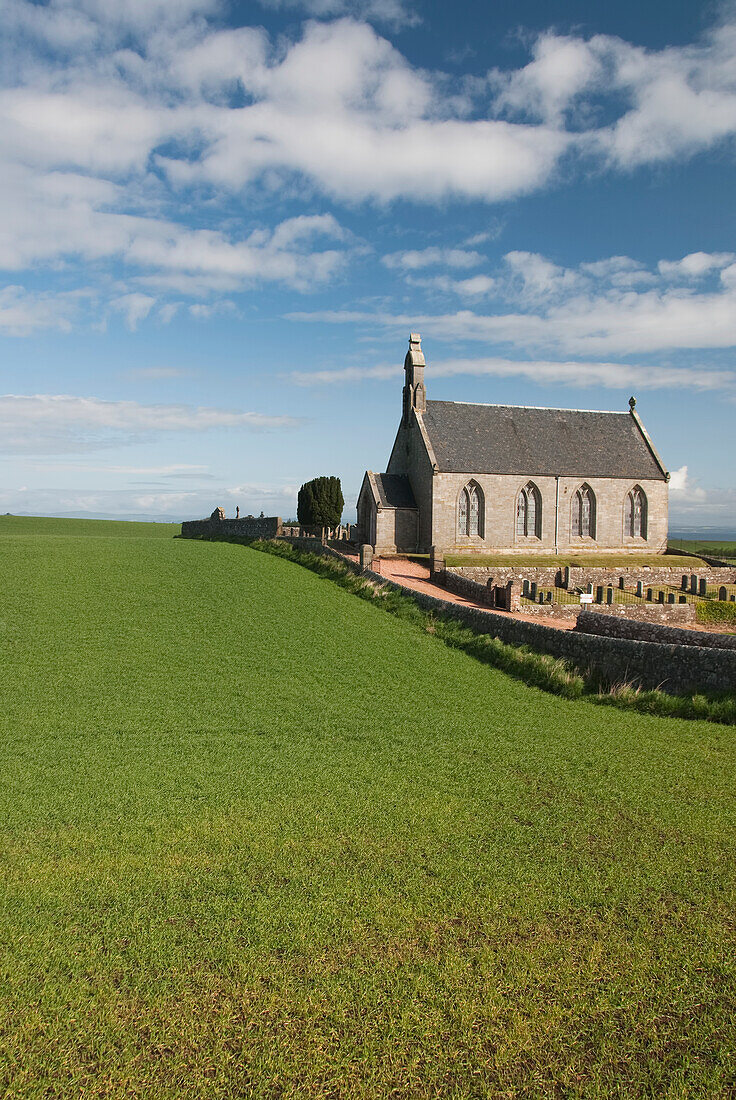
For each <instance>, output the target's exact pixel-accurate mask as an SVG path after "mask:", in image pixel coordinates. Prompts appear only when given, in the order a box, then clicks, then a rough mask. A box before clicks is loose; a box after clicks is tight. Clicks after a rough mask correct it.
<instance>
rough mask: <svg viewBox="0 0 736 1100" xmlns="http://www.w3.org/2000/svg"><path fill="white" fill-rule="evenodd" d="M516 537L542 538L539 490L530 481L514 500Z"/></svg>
mask: <svg viewBox="0 0 736 1100" xmlns="http://www.w3.org/2000/svg"><path fill="white" fill-rule="evenodd" d="M516 534H517V537H520V538H526V537H528V536H530V535H531V536H532V537H533V538H537V539H539V538H541V537H542V498H541V496H540V493H539V489H538V488H537V487H536V485H535V484H534V482H533V481H530V482H529V483H528V484H527V485H525V486H524V488H523V489H522V490H521V492H520V493H519V495H518V497H517V499H516Z"/></svg>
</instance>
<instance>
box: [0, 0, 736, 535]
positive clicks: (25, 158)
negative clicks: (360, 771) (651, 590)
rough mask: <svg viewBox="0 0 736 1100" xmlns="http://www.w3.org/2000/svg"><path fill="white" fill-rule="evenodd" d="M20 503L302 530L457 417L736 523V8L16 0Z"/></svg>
mask: <svg viewBox="0 0 736 1100" xmlns="http://www.w3.org/2000/svg"><path fill="white" fill-rule="evenodd" d="M0 20H1V25H2V27H3V36H2V42H1V43H0V73H1V80H0V160H1V161H2V164H0V268H2V274H3V279H2V283H1V284H0V371H1V381H2V385H1V386H0V390H1V393H2V395H0V427H1V428H2V431H1V432H0V512H5V511H11V512H31V513H46V514H53V513H62V514H63V513H74V514H110V515H121V516H131V515H148V516H152V517H157V518H163V517H166V516H168V517H171V518H175V519H180V518H186V517H189V516H197V515H201V514H204V513H206V512H209V511H211V510H212V508H213V507H214V506H215V505H218V504H219V505H222V506H224V507H225V509H226V511H227V512H228V513H232V512H234V509H235V505H236V504H238V505H240V508H241V512H243V513H247V512H256V513H257V512H260V511H261V510H263V511H265V512H266V513H267V514H273V513H274V512H277V513H279V514H281V515H283V516H285V517H287V516H290V515H293V514H294V510H295V500H296V490H297V489H298V486H299V485H300V484H301V483H302V482H303V481H305V480H307V479H308V478H310V477H313V476H316V475H319V474H338V475H340V476H341V478H342V481H343V488H344V492H345V496H346V500H347V501H348V505H349V506H348V509H347V511H346V514H347V515H349V516H350V515H352V514H353V505H354V501H355V497H356V495H357V491H358V489H359V487H360V481H361V478H362V473H363V470H364V469H365V468H366V467H368V468H371V469H376V470H380V469H383V468H384V466H385V463H386V461H387V459H388V454H389V451H390V447H391V443H392V440H393V435H394V432H395V428H396V423H397V420H398V417H399V413H400V403H401V385H402V371H401V366H402V363H403V357H404V353H405V349H406V344H407V337H408V333H409V331H412V330H413V331H420V332H421V333H422V337H423V346H424V349H425V352H426V356H427V364H428V366H427V385H428V394H429V397H430V398H438V399H445V400H462V401H478V402H499V403H509V404H530V405H552V406H560V407H570V408H602V409H621V410H624V409H626V408H627V401H628V397H629V395H630V394H631V393H635V394H636V396H637V399H638V408H639V411H640V412H641V414H642V417H643V419H644V421H645V423H646V425H647V427H648V428H649V430H650V432H651V434H652V436H653V437H654V440H655V442H656V443H657V446H658V447H659V449H660V451H661V453H662V456H663V458H664V460H665V462H666V464H667V465H668V467H669V469H670V470H672V472H673V478H672V494H671V518H672V524H673V526H677V525H680V526H682V525H699V524H713V525H718V526H723V525H733V523H734V520H733V516H734V511H735V506H736V485H735V484H734V470H735V469H736V462H735V461H734V458H735V452H736V446H735V444H734V432H733V427H732V426H733V422H734V416H735V414H736V364H735V363H734V346H735V345H736V206H735V204H734V193H735V191H736V188H735V186H734V184H735V182H736V180H735V176H734V159H735V158H734V153H735V151H736V143H735V141H734V137H735V136H736V6H734V5H733V4H713V3H700V4H699V3H696V2H693V0H688V2H683V0H667V2H660V0H647V3H646V4H642V3H629V2H626V0H622V2H621V3H618V4H615V5H612V4H610V3H606V4H604V3H599V2H597V0H596V2H592V0H586V2H583V0H574V2H573V0H567V2H555V0H546V2H544V3H542V2H541V0H538V2H536V3H533V2H531V0H517V3H515V4H514V5H513V8H512V7H511V5H507V4H501V3H497V2H493V0H491V2H488V0H486V2H484V3H480V2H469V0H457V2H456V3H454V4H452V5H449V4H446V3H443V2H440V0H431V2H430V0H414V2H412V0H262V2H256V0H253V2H241V3H227V2H225V0H116V2H115V3H113V2H112V0H53V2H51V3H46V4H41V3H31V2H30V0H0Z"/></svg>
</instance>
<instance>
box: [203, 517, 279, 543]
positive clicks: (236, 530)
mask: <svg viewBox="0 0 736 1100" xmlns="http://www.w3.org/2000/svg"><path fill="white" fill-rule="evenodd" d="M282 528H283V524H282V522H281V519H280V517H279V516H264V517H262V518H258V517H255V516H248V517H245V518H244V519H214V518H213V517H212V516H210V518H209V519H191V520H186V521H185V522H184V523H182V525H181V534H182V538H185V539H196V538H203V537H204V538H206V537H212V536H213V535H214V536H218V535H219V536H221V537H227V538H231V537H233V536H234V537H235V538H241V539H275V538H277V537H278V536H279V535H280V534H281V531H282Z"/></svg>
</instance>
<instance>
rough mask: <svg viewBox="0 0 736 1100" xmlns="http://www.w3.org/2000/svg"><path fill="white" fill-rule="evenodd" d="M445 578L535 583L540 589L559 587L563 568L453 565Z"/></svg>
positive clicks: (548, 566)
mask: <svg viewBox="0 0 736 1100" xmlns="http://www.w3.org/2000/svg"><path fill="white" fill-rule="evenodd" d="M445 573H446V574H447V576H450V575H452V576H454V577H464V578H465V579H466V580H469V581H475V582H476V584H488V581H489V580H492V581H493V583H494V584H508V582H509V581H515V580H524V579H526V580H528V581H529V582H530V583H531V582H532V581H535V582H536V583H537V585H538V586H539V587H540V588H554V587H555V585H558V586H561V585H562V581H563V579H564V567H563V566H559V565H529V566H527V565H524V566H521V565H503V566H495V565H494V566H486V565H453V566H450V567H448V568H446V569H445Z"/></svg>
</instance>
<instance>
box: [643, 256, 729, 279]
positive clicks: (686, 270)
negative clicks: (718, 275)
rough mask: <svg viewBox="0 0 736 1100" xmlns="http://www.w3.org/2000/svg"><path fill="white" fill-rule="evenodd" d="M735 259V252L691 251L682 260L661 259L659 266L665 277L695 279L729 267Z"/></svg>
mask: <svg viewBox="0 0 736 1100" xmlns="http://www.w3.org/2000/svg"><path fill="white" fill-rule="evenodd" d="M734 260H736V255H734V253H733V252H691V253H690V254H689V255H688V256H683V257H682V259H681V260H660V261H659V264H658V265H657V266H658V268H659V272H660V274H661V275H663V276H665V278H668V279H683V280H691V279H692V280H695V279H702V278H703V276H704V275H709V274H710V273H711V272H712V271H719V270H720V269H722V268H724V267H728V265H729V264H732V263H733V261H734Z"/></svg>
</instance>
